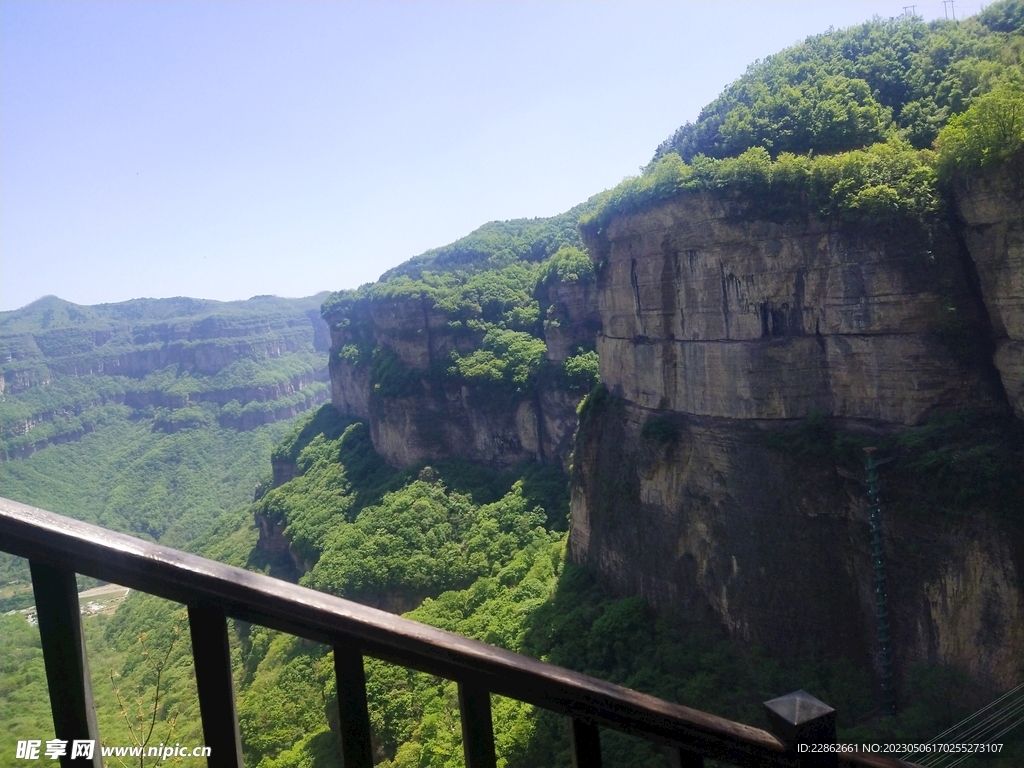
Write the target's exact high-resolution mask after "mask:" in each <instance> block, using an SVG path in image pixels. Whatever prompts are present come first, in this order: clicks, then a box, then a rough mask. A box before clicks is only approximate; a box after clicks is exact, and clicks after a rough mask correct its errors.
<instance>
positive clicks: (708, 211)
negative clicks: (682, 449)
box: [589, 195, 993, 424]
mask: <svg viewBox="0 0 1024 768" xmlns="http://www.w3.org/2000/svg"><path fill="white" fill-rule="evenodd" d="M756 216H757V212H756V211H753V210H747V209H746V208H745V207H744V206H742V205H741V204H740V203H729V202H723V201H721V200H718V199H715V198H712V197H709V196H703V195H702V196H690V197H686V198H683V199H682V200H680V201H678V202H675V203H671V204H667V205H662V206H660V207H658V208H656V209H654V210H651V211H649V212H646V213H643V214H641V215H634V216H627V217H622V218H620V219H617V220H615V221H614V222H613V223H612V225H611V226H610V227H609V228H608V232H607V243H604V244H600V243H591V244H589V245H590V247H591V249H592V251H594V252H596V251H598V249H601V250H605V251H607V252H608V256H607V263H606V265H605V267H604V269H603V271H602V275H601V279H600V283H599V294H598V295H599V306H600V313H601V318H602V321H603V332H602V334H601V335H600V337H599V339H598V351H599V352H600V355H601V377H602V380H603V381H604V382H605V383H606V384H607V386H608V387H609V388H610V389H611V391H612V392H613V393H615V394H617V395H619V396H621V397H624V398H625V399H626V400H628V401H630V402H632V403H636V404H638V405H641V406H644V407H646V408H652V409H664V410H672V411H678V412H682V413H691V414H695V415H702V416H721V417H725V418H740V419H764V418H768V419H779V418H782V419H785V418H801V417H803V416H806V415H807V414H808V413H810V412H811V411H814V410H825V411H827V412H830V413H832V414H833V415H835V416H837V417H844V418H855V419H881V420H883V421H886V422H891V423H897V424H913V423H917V422H919V421H921V420H922V419H923V418H925V417H926V416H927V415H928V414H929V412H930V411H932V410H934V409H935V408H940V407H953V408H956V407H963V406H965V405H967V404H968V403H974V404H976V403H978V402H985V401H988V400H991V398H992V397H993V393H992V390H991V382H989V381H987V380H986V377H985V373H984V370H983V366H981V365H979V361H978V360H976V359H972V358H970V357H968V358H966V359H965V358H964V356H963V355H961V354H958V352H957V350H956V348H955V345H953V344H951V343H949V340H948V338H947V335H944V333H945V332H946V331H947V328H946V327H945V326H944V325H943V324H942V321H943V317H944V314H950V315H953V316H954V317H955V318H956V319H957V321H958V322H961V321H962V322H963V323H964V324H965V325H967V324H970V323H972V322H974V320H975V317H974V315H975V314H976V311H975V308H974V307H973V306H972V304H971V302H970V297H969V294H968V292H967V290H966V279H965V277H964V275H963V274H962V271H961V267H960V263H959V261H958V259H957V258H956V257H955V249H956V247H957V243H956V241H955V240H954V239H953V238H952V237H941V238H939V239H938V241H937V242H934V243H930V244H929V243H923V242H921V241H920V240H919V239H917V238H915V237H907V238H902V237H900V236H899V233H890V236H889V237H884V238H882V237H870V238H869V237H858V236H850V235H847V236H842V235H840V234H839V233H837V232H835V231H832V230H831V229H830V228H829V226H828V224H827V223H826V222H823V221H820V220H815V219H808V220H806V221H804V222H797V223H794V222H786V223H777V222H772V221H766V220H762V219H758V218H756ZM951 310H952V311H951Z"/></svg>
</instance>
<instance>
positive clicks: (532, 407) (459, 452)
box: [327, 283, 600, 469]
mask: <svg viewBox="0 0 1024 768" xmlns="http://www.w3.org/2000/svg"><path fill="white" fill-rule="evenodd" d="M549 294H550V295H549V301H550V307H551V309H550V311H549V313H548V319H547V322H546V323H545V340H546V342H547V345H548V359H549V360H551V361H552V362H556V363H560V362H561V361H562V360H564V359H565V357H567V356H568V355H569V354H571V353H572V352H573V351H575V347H576V346H577V345H579V344H593V341H594V337H595V334H596V332H597V329H598V328H599V327H600V319H599V315H598V314H597V302H596V298H597V294H596V291H595V289H594V286H593V285H592V284H571V285H566V284H561V283H556V284H555V285H553V286H551V287H550V288H549ZM327 321H328V324H329V326H330V329H331V357H330V377H331V399H332V403H333V405H334V407H335V408H337V409H338V410H339V411H340V412H341V413H346V414H349V415H352V416H356V417H358V418H363V419H366V420H367V421H369V423H370V434H371V437H372V440H373V445H374V448H375V449H376V450H377V452H378V453H380V455H381V456H383V457H384V459H385V460H386V461H387V462H388V463H390V464H392V465H394V466H402V467H404V466H408V465H410V464H414V463H416V462H417V461H420V460H423V459H443V458H450V457H461V458H466V459H470V460H473V461H477V462H482V463H485V464H490V465H492V466H495V467H501V468H505V467H510V466H514V465H516V464H519V463H522V462H524V461H550V462H555V463H559V464H561V465H562V466H563V468H566V469H567V468H568V466H569V456H570V453H571V451H572V445H573V442H572V441H573V435H574V433H575V428H576V406H577V405H578V404H579V401H580V400H581V399H582V394H583V393H578V392H576V393H574V392H569V391H566V390H565V389H564V388H560V387H559V386H557V385H555V384H550V383H547V384H542V385H541V386H540V387H539V388H538V390H537V391H536V392H534V393H529V394H522V395H516V394H513V393H509V394H508V395H507V396H504V397H501V398H498V399H497V400H496V399H495V398H494V397H493V396H491V395H488V394H487V393H481V392H479V391H476V390H474V389H473V388H471V387H466V386H458V385H454V384H451V383H443V382H440V381H439V380H438V379H437V377H436V376H431V375H430V373H431V370H432V369H433V368H434V367H436V364H438V363H441V364H447V361H448V358H449V356H450V355H451V353H452V352H458V353H459V354H467V353H469V352H471V351H472V350H474V349H477V348H479V346H480V343H481V340H482V338H483V332H482V331H471V330H467V329H466V328H465V327H463V326H461V325H459V324H453V323H452V322H451V320H450V318H449V316H448V315H446V314H445V313H443V312H441V311H440V310H438V309H436V308H435V307H434V306H433V304H432V303H431V302H430V301H429V300H428V299H422V298H415V299H407V300H404V301H403V300H378V301H372V302H363V303H360V304H357V305H356V306H353V307H350V308H347V309H346V311H345V312H343V313H339V314H337V315H335V316H330V317H328V318H327ZM371 350H392V351H393V352H394V353H395V354H396V356H397V358H398V360H399V361H400V363H401V364H402V365H403V366H405V367H406V368H408V369H410V370H411V371H413V372H416V373H422V376H423V378H422V381H421V382H420V384H419V385H418V386H417V387H416V388H415V392H413V393H409V394H407V395H405V396H400V397H394V396H389V397H382V396H380V395H379V394H378V393H377V392H375V390H374V384H373V382H372V381H371V363H370V360H369V358H370V355H371Z"/></svg>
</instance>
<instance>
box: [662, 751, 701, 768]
mask: <svg viewBox="0 0 1024 768" xmlns="http://www.w3.org/2000/svg"><path fill="white" fill-rule="evenodd" d="M669 764H670V765H671V766H672V768H704V755H702V754H701V753H700V752H694V751H692V750H689V749H686V748H685V747H679V748H678V749H673V750H672V756H671V760H670V763H669Z"/></svg>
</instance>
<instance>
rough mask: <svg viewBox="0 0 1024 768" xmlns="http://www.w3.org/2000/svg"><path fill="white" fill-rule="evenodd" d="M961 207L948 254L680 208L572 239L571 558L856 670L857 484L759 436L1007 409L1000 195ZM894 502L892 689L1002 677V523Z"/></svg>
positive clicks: (1013, 327) (893, 238) (1008, 557)
mask: <svg viewBox="0 0 1024 768" xmlns="http://www.w3.org/2000/svg"><path fill="white" fill-rule="evenodd" d="M972 195H973V197H972V198H971V199H969V200H963V201H962V202H961V213H962V215H963V217H964V219H965V221H966V222H967V223H968V227H967V231H966V235H965V237H966V241H967V245H968V248H969V251H968V252H964V251H963V249H962V248H963V246H962V244H961V242H960V241H959V240H958V239H957V237H955V236H954V234H953V233H952V232H950V231H939V232H937V233H932V237H931V238H930V239H925V238H923V237H921V236H920V235H918V234H915V233H912V232H901V231H851V230H850V229H842V230H840V229H836V228H833V227H831V226H830V225H829V223H828V222H826V221H822V220H819V219H816V218H814V217H810V216H808V217H806V218H804V219H802V220H791V221H778V220H768V219H765V218H761V217H759V216H758V213H757V211H756V210H752V209H751V208H750V207H749V205H748V204H746V203H744V202H743V201H742V200H737V199H732V200H729V199H723V198H722V197H712V196H709V195H701V194H694V195H689V196H684V197H682V198H678V199H676V200H675V201H672V202H667V203H663V204H660V205H657V206H655V207H651V208H649V209H648V210H645V211H642V212H639V213H634V214H630V215H623V216H620V217H618V218H615V219H613V220H612V221H611V223H610V224H609V225H608V226H607V228H606V230H605V231H604V232H603V233H602V234H601V235H600V236H591V237H590V240H589V242H588V243H587V245H588V248H589V250H590V252H591V256H592V258H593V259H594V260H595V261H596V262H598V265H599V277H598V286H597V288H598V303H599V308H600V315H601V320H602V325H603V327H602V332H601V334H600V335H599V337H598V343H597V347H598V351H599V353H600V366H601V378H602V380H603V382H604V383H605V384H606V387H607V394H605V395H604V396H602V397H598V398H596V399H595V400H594V401H593V402H588V403H587V405H586V407H585V415H584V417H583V420H582V422H581V426H580V432H579V438H578V442H577V449H576V455H575V458H574V477H573V488H572V513H571V519H572V526H571V535H570V551H571V556H572V557H573V558H574V559H575V560H576V561H578V562H585V563H589V564H591V565H593V566H595V567H596V568H597V569H599V570H600V571H601V572H602V573H603V574H604V575H605V577H606V578H607V580H608V582H609V583H610V584H611V585H612V586H613V588H615V589H616V590H617V591H619V592H620V593H623V594H639V595H643V596H644V597H645V598H646V599H647V600H648V601H649V602H650V603H651V604H653V605H655V606H658V607H664V608H669V607H671V608H674V609H681V610H684V611H687V612H689V613H691V614H696V615H709V616H711V617H712V618H713V620H715V621H717V622H719V623H721V624H722V625H724V626H725V627H727V628H728V630H729V632H730V633H731V634H732V635H733V636H735V637H737V638H740V639H743V640H745V641H748V642H751V643H757V644H760V645H762V646H765V647H767V648H769V649H770V650H771V651H772V652H773V653H775V654H778V655H780V656H793V655H796V654H801V653H817V654H820V653H825V654H837V655H843V656H846V657H848V658H852V659H855V660H862V661H867V660H869V659H872V658H873V657H874V655H875V654H876V652H877V642H876V628H875V619H874V605H875V595H874V594H873V592H872V588H871V584H872V575H871V557H870V554H869V551H868V535H867V517H866V515H867V511H866V503H865V501H864V499H863V486H862V483H861V482H860V480H859V473H853V474H851V472H850V471H849V469H848V468H846V469H844V468H843V467H837V466H835V465H834V463H829V461H828V459H827V458H825V459H822V460H809V459H807V458H806V457H800V456H796V455H793V456H787V454H786V452H785V451H784V450H783V451H780V450H779V449H778V440H777V439H776V441H775V447H774V448H770V447H768V446H769V445H770V444H771V441H770V440H768V439H766V438H767V437H768V436H771V435H775V436H778V435H780V434H785V430H786V429H790V428H791V427H792V425H793V424H794V423H799V422H798V420H801V419H804V418H805V417H808V416H812V415H814V414H827V415H828V416H830V417H831V420H832V423H833V424H835V425H839V426H841V427H843V428H845V429H850V430H854V431H860V432H862V433H865V434H873V435H877V436H879V437H882V436H884V435H887V434H892V433H893V432H898V431H900V430H905V429H907V428H911V427H913V426H914V425H919V424H922V423H924V422H926V421H927V420H928V419H929V418H930V417H932V416H933V415H936V414H942V413H948V412H957V411H962V410H964V409H968V408H969V409H973V410H974V412H982V413H988V414H991V415H992V417H993V418H1004V419H1005V418H1007V417H1009V414H1010V408H1009V405H1008V403H1007V397H1006V395H1005V394H1004V391H1003V390H1004V387H1005V390H1006V392H1008V393H1010V399H1011V401H1013V404H1014V407H1015V408H1016V409H1017V413H1018V415H1019V414H1020V396H1019V393H1020V389H1019V387H1020V379H1019V378H1015V376H1016V375H1017V372H1019V371H1020V369H1021V357H1022V356H1021V351H1020V347H1019V346H1017V345H1018V344H1019V339H1020V328H1021V318H1024V315H1021V314H1020V306H1021V297H1022V296H1024V291H1022V288H1021V286H1022V282H1021V281H1022V280H1024V272H1022V270H1021V263H1020V258H1021V235H1020V233H1021V221H1022V217H1021V213H1020V205H1019V197H1018V198H1017V199H1016V201H1013V200H1009V201H1008V200H1007V195H1006V194H1005V186H998V185H997V184H995V183H994V182H992V183H987V184H986V185H983V186H982V187H981V188H980V189H979V188H975V189H972ZM982 252H983V253H982ZM971 257H977V270H978V274H979V276H980V283H981V286H980V290H981V292H982V293H983V294H984V305H985V306H982V302H981V300H980V297H979V295H978V293H979V292H978V288H977V281H975V280H974V279H973V276H972V274H971V264H972V261H971ZM986 307H987V312H986ZM989 319H991V327H989V325H988V322H989ZM993 330H994V331H995V333H994V336H995V338H996V342H997V348H996V349H995V359H994V364H995V367H994V366H993V358H992V352H993V350H992V344H991V342H990V339H991V337H992V336H993ZM996 367H998V369H999V373H997V372H996ZM999 374H1001V375H1002V381H1000V377H999ZM1014 398H1016V400H1014ZM1001 415H1002V416H1001ZM898 490H899V489H889V493H890V496H889V497H888V501H892V504H889V505H888V506H887V510H888V512H887V514H886V516H885V528H884V539H885V547H886V555H887V562H888V563H889V566H888V567H889V585H890V587H889V598H890V602H889V605H890V609H889V615H890V621H891V623H892V624H893V634H894V647H895V649H896V650H895V654H896V662H897V669H898V672H899V674H900V675H905V673H906V672H907V670H908V668H909V666H910V665H911V664H912V663H914V662H915V661H920V660H927V661H931V662H941V663H948V664H954V665H957V666H960V667H961V668H963V669H965V670H968V671H969V672H970V673H971V674H972V675H973V676H974V677H975V679H977V680H978V681H981V682H983V683H984V684H985V685H989V686H991V687H992V688H995V689H999V688H1006V687H1008V686H1009V685H1011V684H1016V683H1018V682H1020V681H1021V679H1022V678H1024V668H1022V665H1021V659H1024V589H1022V586H1021V584H1022V582H1021V574H1022V570H1024V536H1022V535H1021V527H1022V526H1021V525H1020V523H1021V522H1022V521H1020V520H1017V521H1010V522H1006V521H1003V522H998V521H994V520H991V519H989V518H987V517H984V516H981V517H977V516H966V517H962V518H953V519H949V518H942V517H941V516H940V515H939V514H937V513H936V514H934V515H931V516H929V517H928V518H927V519H921V518H920V516H916V517H915V516H914V515H912V514H909V513H907V512H906V510H905V509H904V508H903V507H901V506H900V503H899V502H898V500H894V497H898V495H899V494H898V492H897V491H898ZM876 661H877V660H876Z"/></svg>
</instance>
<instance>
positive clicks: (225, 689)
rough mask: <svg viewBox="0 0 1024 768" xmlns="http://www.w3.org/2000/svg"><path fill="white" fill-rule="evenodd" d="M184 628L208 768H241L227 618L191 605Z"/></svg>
mask: <svg viewBox="0 0 1024 768" xmlns="http://www.w3.org/2000/svg"><path fill="white" fill-rule="evenodd" d="M188 626H189V632H190V634H191V636H192V658H193V660H194V661H195V665H196V688H197V689H198V691H199V714H200V717H201V718H202V721H203V739H204V741H205V743H206V746H207V747H209V748H210V756H209V757H208V758H207V759H206V764H207V766H209V768H242V740H241V738H240V736H239V732H238V712H237V710H236V708H235V685H234V680H232V677H231V646H230V645H229V644H228V624H227V619H226V618H225V616H224V612H223V611H221V610H220V609H218V608H213V607H210V606H206V605H200V604H198V603H193V604H191V605H189V607H188Z"/></svg>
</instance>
